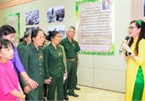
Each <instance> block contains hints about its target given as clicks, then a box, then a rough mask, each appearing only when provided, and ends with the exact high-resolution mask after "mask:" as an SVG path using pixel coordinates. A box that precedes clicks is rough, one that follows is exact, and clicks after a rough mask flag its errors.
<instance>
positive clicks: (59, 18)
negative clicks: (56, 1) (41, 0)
mask: <svg viewBox="0 0 145 101" xmlns="http://www.w3.org/2000/svg"><path fill="white" fill-rule="evenodd" d="M47 20H48V23H52V22H64V21H65V7H64V6H58V7H52V8H48V11H47Z"/></svg>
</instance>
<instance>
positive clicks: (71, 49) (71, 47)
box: [60, 38, 80, 58]
mask: <svg viewBox="0 0 145 101" xmlns="http://www.w3.org/2000/svg"><path fill="white" fill-rule="evenodd" d="M60 44H61V45H62V46H63V47H64V50H65V54H66V58H75V57H76V54H77V52H79V51H80V47H79V45H78V42H76V41H75V40H74V39H72V43H70V42H69V40H68V38H65V39H63V40H62V41H61V43H60Z"/></svg>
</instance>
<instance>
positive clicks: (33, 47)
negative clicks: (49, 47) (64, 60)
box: [29, 42, 40, 49]
mask: <svg viewBox="0 0 145 101" xmlns="http://www.w3.org/2000/svg"><path fill="white" fill-rule="evenodd" d="M29 46H30V48H31V49H36V47H35V46H34V43H33V42H31V43H30V44H29ZM39 48H40V47H38V49H39Z"/></svg>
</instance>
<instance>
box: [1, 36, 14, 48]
mask: <svg viewBox="0 0 145 101" xmlns="http://www.w3.org/2000/svg"><path fill="white" fill-rule="evenodd" d="M10 46H12V47H13V48H14V46H13V43H12V42H11V41H9V40H8V39H4V38H0V50H1V49H2V48H6V49H7V48H8V47H10Z"/></svg>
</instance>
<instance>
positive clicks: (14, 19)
mask: <svg viewBox="0 0 145 101" xmlns="http://www.w3.org/2000/svg"><path fill="white" fill-rule="evenodd" d="M4 24H7V25H11V26H12V27H14V29H15V30H16V33H17V34H16V35H15V39H14V42H13V43H14V45H15V46H17V45H18V42H19V39H20V13H16V14H9V15H7V16H5V18H4Z"/></svg>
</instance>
